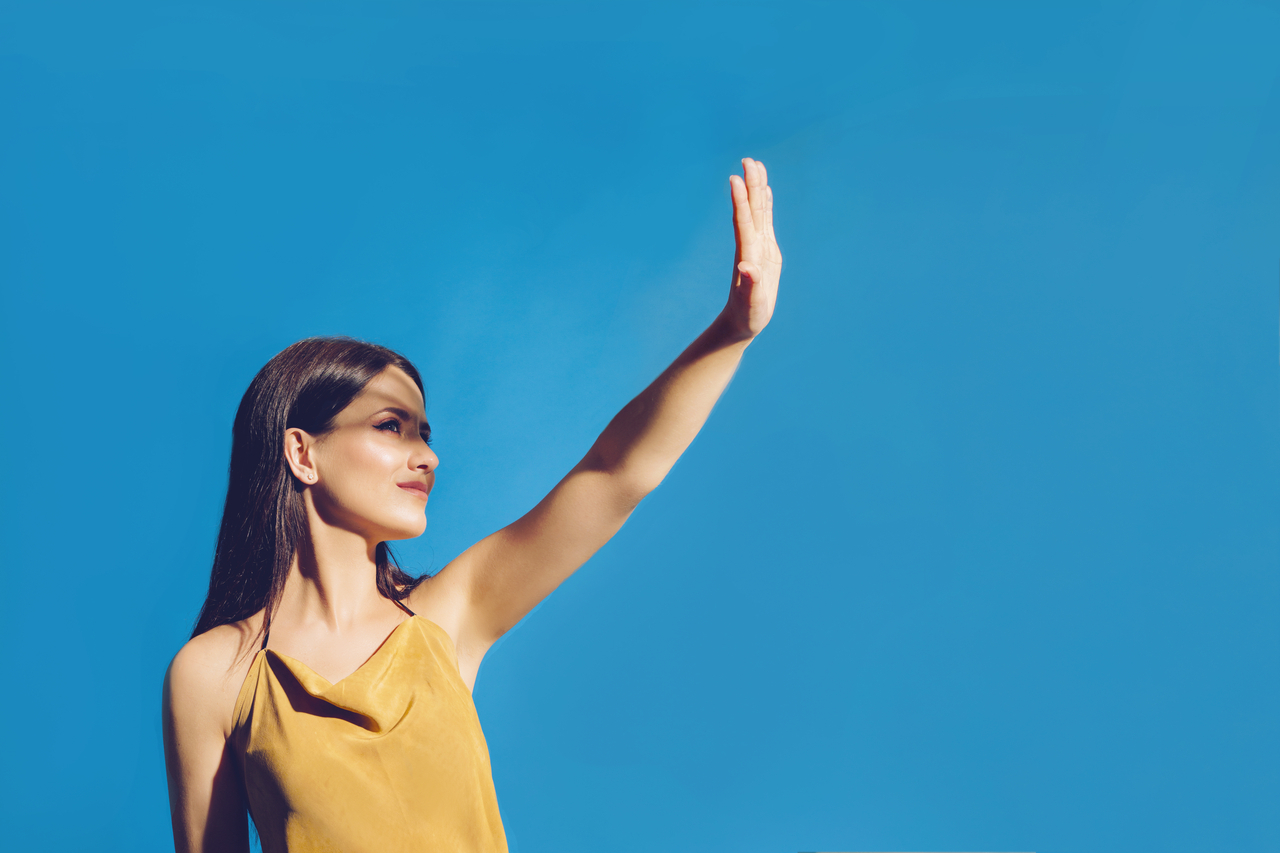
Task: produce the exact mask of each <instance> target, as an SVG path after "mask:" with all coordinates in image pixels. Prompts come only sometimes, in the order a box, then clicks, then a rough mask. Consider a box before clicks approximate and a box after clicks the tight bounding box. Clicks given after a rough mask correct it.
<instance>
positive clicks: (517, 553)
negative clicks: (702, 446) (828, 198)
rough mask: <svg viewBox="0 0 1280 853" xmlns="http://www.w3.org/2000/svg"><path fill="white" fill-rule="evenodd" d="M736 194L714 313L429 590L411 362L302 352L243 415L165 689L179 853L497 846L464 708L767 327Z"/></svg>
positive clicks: (670, 459) (422, 464)
mask: <svg viewBox="0 0 1280 853" xmlns="http://www.w3.org/2000/svg"><path fill="white" fill-rule="evenodd" d="M742 165H743V177H742V178H739V177H738V176H737V175H734V176H732V177H731V178H730V185H731V187H732V193H733V223H734V232H735V235H736V238H737V255H736V257H735V259H734V270H733V280H732V284H731V286H730V289H729V297H728V301H727V302H726V304H725V306H724V308H723V310H721V312H720V314H719V315H718V316H717V317H716V318H715V320H714V321H713V322H712V323H711V325H710V326H709V327H708V328H707V329H706V331H704V332H703V333H702V334H701V335H699V336H698V338H697V340H695V341H694V342H693V343H692V344H691V345H690V346H689V347H688V348H687V349H686V350H685V351H684V352H683V353H682V354H681V355H680V357H679V358H677V359H676V360H675V362H673V363H672V364H671V366H670V367H668V368H667V369H666V370H665V371H663V373H662V375H661V376H659V377H658V378H657V379H656V380H654V382H653V384H651V385H650V386H649V387H648V388H646V389H645V390H644V392H643V393H641V394H640V395H639V396H638V397H636V398H635V399H634V400H632V401H631V402H630V403H628V404H627V405H626V406H625V407H624V408H623V409H622V411H621V412H619V413H618V415H617V416H616V417H614V419H613V420H612V421H611V422H610V423H609V426H608V427H607V428H606V429H605V430H604V432H603V433H601V434H600V437H599V438H598V439H597V440H596V442H595V444H594V445H592V447H591V449H590V450H589V451H588V452H587V455H586V456H585V457H583V459H582V461H581V462H579V463H578V464H577V465H576V466H574V468H573V470H571V471H570V472H569V473H568V474H567V475H566V476H565V478H564V479H563V480H561V481H560V483H559V484H557V485H556V487H555V488H554V489H552V490H551V493H550V494H548V495H547V496H546V497H545V498H543V499H542V501H541V502H540V503H539V504H538V505H537V506H535V507H534V508H533V509H532V510H530V511H529V512H528V513H527V514H526V515H524V516H523V517H521V518H520V519H518V520H517V521H515V522H513V523H512V524H510V525H508V526H507V527H504V528H503V529H502V530H499V531H498V532H496V533H494V534H492V535H490V536H488V537H486V538H485V539H482V540H481V541H479V542H477V543H476V544H475V545H473V546H471V547H470V548H468V549H467V550H466V551H464V552H463V553H462V554H460V555H459V556H458V557H457V558H456V559H454V560H453V561H452V562H450V563H449V564H448V565H446V566H445V567H444V568H443V569H441V570H440V571H439V572H438V573H437V574H435V575H434V576H432V577H430V578H418V579H415V578H412V577H410V576H409V575H407V574H405V573H403V572H401V571H400V570H399V569H398V568H397V567H396V566H395V564H394V562H392V561H391V560H390V558H389V555H388V551H387V546H386V542H387V541H389V540H394V539H408V538H412V537H414V536H418V535H420V534H421V533H422V532H423V530H424V529H425V528H426V514H425V511H424V510H425V507H426V504H427V499H428V495H430V493H431V488H432V486H433V485H434V483H435V477H436V467H437V465H438V464H439V459H437V458H436V455H435V453H433V452H432V450H431V447H430V435H431V430H430V427H429V426H428V424H427V419H426V415H425V414H424V405H423V388H422V381H421V379H420V378H419V376H418V373H417V371H416V370H415V369H414V368H413V365H411V364H410V363H409V362H408V361H407V360H405V359H404V358H403V357H402V356H399V355H397V354H396V353H394V352H391V351H390V350H387V349H385V348H382V347H378V346H374V345H372V344H365V343H361V342H358V341H352V340H347V339H332V338H329V339H326V338H311V339H308V340H304V341H300V342H298V343H296V344H294V345H292V346H290V347H289V348H288V349H286V350H284V351H283V352H281V353H280V354H279V355H277V356H276V357H275V358H273V359H272V360H271V361H270V362H269V363H268V364H267V365H266V366H265V367H264V368H263V369H262V370H261V371H260V372H259V373H258V375H257V377H255V378H254V380H253V383H252V384H251V385H250V386H249V390H248V391H247V392H246V393H245V395H244V399H243V400H241V402H240V408H239V410H238V411H237V413H236V419H235V425H234V429H233V444H232V450H231V475H230V481H229V484H228V488H227V501H226V506H225V509H224V512H223V518H222V527H221V530H220V532H219V534H218V545H217V551H216V555H215V557H214V565H213V572H212V576H211V579H210V582H209V594H208V597H207V598H206V600H205V604H204V608H203V609H202V610H201V613H200V618H199V621H198V623H197V625H196V628H195V630H194V632H193V633H192V638H191V640H190V641H189V642H188V643H187V644H186V645H185V646H183V647H182V649H181V651H179V652H178V654H177V656H175V657H174V659H173V663H172V664H171V665H170V667H169V672H168V675H167V676H166V678H165V685H164V707H163V713H164V743H165V758H166V765H167V768H168V776H169V801H170V809H171V812H172V816H173V835H174V842H175V846H176V847H177V849H178V850H179V851H184V853H185V851H203V853H211V851H246V850H248V849H249V836H248V823H247V820H246V810H247V811H248V812H250V813H251V814H252V816H253V821H254V824H255V826H256V827H257V829H258V832H259V835H260V837H261V840H262V847H263V850H264V851H265V853H283V851H289V853H299V851H321V850H324V851H330V850H334V851H348V853H350V852H351V851H370V853H389V852H390V851H399V850H406V851H407V850H413V851H428V850H431V851H434V850H440V851H455V850H457V851H496V850H506V841H505V838H504V835H503V830H502V823H501V821H500V819H499V817H498V807H497V802H496V799H495V795H494V788H493V779H492V776H491V773H490V768H489V754H488V751H487V747H486V746H485V741H484V735H483V733H482V732H481V730H480V723H479V720H478V719H477V717H476V712H475V706H474V705H473V704H472V702H471V688H472V685H473V684H474V683H475V678H476V671H477V670H478V669H479V667H480V661H481V660H482V659H483V658H484V654H485V652H486V651H487V650H488V649H489V647H490V646H492V645H493V643H494V641H496V640H497V639H498V638H499V637H501V636H502V635H503V634H504V633H505V632H506V631H508V630H510V628H511V627H512V626H513V625H515V624H516V622H518V621H519V620H520V619H521V617H523V616H524V615H525V614H526V613H528V612H529V611H530V610H531V609H532V608H533V607H534V605H536V604H537V603H538V602H539V601H541V600H542V599H543V598H544V597H545V596H546V595H547V594H548V593H550V592H551V591H552V590H553V589H555V588H556V587H557V586H559V585H560V583H562V582H563V581H564V579H565V578H567V577H568V576H569V575H570V574H572V573H573V571H574V570H575V569H577V568H578V567H579V566H581V565H582V564H583V563H584V562H586V561H587V559H588V558H590V557H591V555H592V554H594V553H595V552H596V550H597V549H599V548H600V546H601V545H603V544H604V543H605V542H607V541H608V540H609V538H610V537H611V536H613V534H614V533H616V532H617V531H618V528H620V527H621V526H622V523H623V522H624V521H626V519H627V517H628V516H629V515H630V514H631V511H632V510H633V509H635V507H636V505H637V504H638V503H639V502H640V500H641V499H642V498H644V496H645V495H647V494H648V493H649V492H650V491H651V490H652V489H653V488H654V487H655V486H657V485H658V483H659V482H661V481H662V478H663V477H664V476H666V474H667V471H669V470H670V469H671V466H672V465H673V464H675V461H676V459H677V458H678V457H679V456H680V454H681V453H683V452H684V450H685V448H686V447H688V446H689V443H690V442H691V441H693V437H694V436H695V435H696V434H697V432H698V430H699V429H701V427H702V424H703V422H704V421H705V420H706V418H707V415H708V414H709V413H710V412H711V407H712V406H713V405H714V404H715V402H716V399H717V398H718V397H719V396H720V393H721V392H722V391H723V390H724V388H725V386H726V385H727V384H728V382H729V379H730V377H731V376H732V375H733V372H734V370H735V369H736V368H737V366H738V361H739V360H740V359H741V358H742V353H743V351H744V350H745V349H746V347H747V345H748V344H750V343H751V341H752V340H753V339H754V338H755V336H756V335H758V334H759V333H760V331H761V330H762V329H764V327H765V325H766V324H767V323H768V322H769V318H770V317H771V316H772V314H773V306H774V300H775V298H776V296H777V289H778V275H779V272H780V270H781V266H782V255H781V253H780V252H779V250H778V244H777V241H776V240H775V239H774V234H773V192H772V190H771V189H770V188H769V186H768V181H767V177H766V174H765V168H764V165H763V164H762V163H759V162H757V161H755V160H751V159H749V158H748V159H744V160H743V161H742Z"/></svg>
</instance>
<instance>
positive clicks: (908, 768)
mask: <svg viewBox="0 0 1280 853" xmlns="http://www.w3.org/2000/svg"><path fill="white" fill-rule="evenodd" d="M1277 44H1280V7H1278V6H1277V5H1276V4H1275V3H1230V2H1219V3H1212V4H1209V3H1163V4H1124V3H1121V4H1085V3H1075V4H1069V5H1050V4H1014V3H1009V4H987V3H970V4H953V3H936V4H920V3H882V4H873V3H866V4H858V3H844V2H841V3H829V4H815V3H809V4H806V3H797V2H792V3H787V4H781V3H758V4H752V3H716V4H696V3H692V4H691V3H679V4H669V3H645V4H622V3H590V4H563V3H514V4H501V3H488V2H473V3H456V4H448V5H432V4H412V3H381V4H376V5H375V4H353V3H348V4H339V3H331V2H330V3H305V4H304V3H296V2H290V3H280V2H269V3H261V2H258V3H244V2H236V3H222V4H216V5H215V4H208V3H200V2H187V3H180V4H174V3H158V2H155V3H141V2H122V3H115V4H72V3H63V2H41V3H31V2H21V3H10V4H6V5H5V6H4V7H3V9H0V108H2V109H3V114H4V115H5V121H4V122H3V125H2V126H0V186H2V187H3V192H2V197H3V204H0V217H3V221H0V289H2V290H0V300H2V302H0V323H2V324H3V327H2V332H3V334H2V335H0V347H3V355H4V358H5V362H6V364H7V365H8V369H7V370H6V371H5V372H4V379H3V382H4V387H5V394H4V397H5V399H6V400H7V401H8V405H7V406H6V407H5V415H4V417H3V418H0V437H2V439H3V442H4V446H5V447H6V448H7V450H8V452H7V453H6V454H5V458H4V461H3V464H2V468H0V470H3V478H4V489H3V494H2V496H0V500H3V507H2V509H3V511H2V512H0V524H3V531H2V533H3V536H2V537H0V549H2V550H0V565H2V566H3V570H2V576H0V589H3V596H4V601H5V602H6V603H7V604H8V606H7V607H6V616H5V618H4V619H3V620H0V640H2V641H3V649H4V650H5V662H6V666H7V676H8V679H9V683H10V685H11V686H10V692H9V693H8V696H9V700H8V701H6V702H5V703H4V704H3V711H0V713H3V715H4V723H5V728H6V731H8V732H9V745H8V747H7V748H6V758H5V766H6V769H7V772H6V774H5V777H6V778H5V782H4V784H5V786H6V788H7V789H8V790H7V791H6V794H5V796H4V797H3V798H0V802H3V805H2V806H0V810H3V811H2V812H0V813H3V815H4V818H3V820H4V825H5V826H6V827H8V829H7V830H6V832H7V833H8V835H9V842H8V843H6V845H5V846H6V847H7V848H10V849H21V850H35V849H39V850H42V851H52V850H68V851H70V850H83V849H94V850H104V851H105V850H130V851H134V850H152V849H164V848H165V847H166V846H167V845H169V844H170V830H169V821H168V812H167V795H166V791H165V780H164V769H163V757H162V750H161V743H160V723H159V692H160V682H161V678H162V676H163V672H164V668H165V666H166V665H167V663H168V661H169V659H170V658H171V657H172V655H173V653H174V652H175V651H176V650H177V649H178V648H179V647H180V646H181V644H182V642H183V641H184V640H185V638H186V636H187V634H188V633H189V631H190V628H191V625H192V623H193V621H194V618H195V616H196V613H197V610H198V608H199V606H200V602H201V601H202V596H203V591H204V586H205V584H206V583H207V579H208V569H209V562H210V558H211V553H212V547H213V541H214V535H215V532H216V528H217V522H218V513H219V512H220V508H221V501H222V498H223V490H224V488H225V478H226V464H227V458H228V451H229V439H230V426H231V419H232V416H233V414H234V410H235V406H236V403H237V402H238V400H239V397H240V395H241V393H243V391H244V388H245V387H246V385H247V384H248V382H249V380H250V379H251V378H252V376H253V374H254V373H255V372H256V370H257V369H258V368H259V367H260V366H261V365H262V364H263V363H264V362H265V361H266V360H267V359H268V358H270V356H271V355H273V354H274V353H275V352H277V351H279V350H280V349H282V348H283V347H285V346H287V345H288V344H289V343H291V342H293V341H294V340H297V339H299V338H302V337H305V336H308V335H315V334H349V335H354V336H357V337H362V338H366V339H369V340H374V341H377V342H380V343H384V344H387V345H389V346H392V347H395V348H397V349H399V350H401V351H403V352H404V353H405V354H406V355H408V356H409V357H410V358H411V359H413V360H414V361H415V363H416V364H417V365H418V366H419V368H420V369H421V370H422V372H423V374H424V378H425V380H426V384H427V388H428V413H429V415H430V417H431V419H432V426H433V428H434V430H435V435H436V443H435V446H436V450H437V452H438V453H439V455H440V457H441V460H442V467H441V469H440V475H439V480H438V486H437V489H436V492H435V494H434V495H433V500H432V504H431V512H430V516H429V527H428V531H427V533H426V535H425V536H424V537H422V538H421V539H420V540H417V541H414V542H411V543H405V544H404V545H403V546H402V547H401V548H400V553H401V554H402V555H403V557H404V560H405V562H406V564H407V565H408V567H409V568H411V569H413V570H415V571H435V570H437V569H439V568H440V567H442V566H443V565H444V564H445V563H446V562H447V561H448V560H449V559H450V558H451V557H452V556H454V555H455V554H457V553H458V552H459V551H461V550H462V549H463V548H465V547H466V546H468V545H469V544H471V543H472V542H474V541H475V540H476V539H478V538H480V537H481V536H484V535H485V534H487V533H489V532H491V531H492V530H494V529H496V528H497V527H499V526H501V525H503V524H505V523H507V522H509V521H511V520H512V519H514V518H515V517H517V516H518V515H520V514H521V513H522V512H524V511H525V510H526V509H528V508H529V507H531V506H532V505H533V504H534V503H535V502H536V501H537V500H538V499H539V498H540V497H541V496H542V495H543V494H545V492H546V491H547V490H548V489H549V488H550V487H551V486H552V485H553V484H554V483H555V482H556V481H557V480H558V478H559V477H560V476H561V475H562V474H563V473H564V472H565V471H567V470H568V469H569V468H570V467H571V466H572V465H573V464H574V462H576V461H577V459H578V458H579V457H580V456H581V454H582V453H583V452H584V451H585V450H586V448H587V447H588V446H589V445H590V443H591V441H592V439H593V438H594V437H595V435H596V434H597V433H598V432H599V430H600V429H602V428H603V427H604V425H605V424H606V423H607V422H608V420H609V418H610V417H611V416H612V415H613V413H614V412H615V411H616V410H617V409H618V408H620V407H621V406H622V405H623V404H624V403H626V401H627V400H628V399H630V398H631V397H632V396H633V395H634V394H635V393H637V392H638V391H640V390H641V388H643V387H644V385H645V384H646V383H647V382H648V381H649V380H650V379H652V378H653V377H654V376H655V375H657V373H658V372H659V371H660V370H661V369H662V368H663V367H664V366H665V365H666V364H667V363H668V362H669V361H670V360H671V359H672V358H674V357H675V356H676V355H677V354H678V353H679V351H680V350H681V349H682V348H683V347H684V345H685V344H686V343H688V341H690V340H692V339H693V337H695V336H696V335H697V333H698V332H699V331H700V330H701V329H702V328H703V327H704V326H705V325H706V324H707V323H708V322H709V321H710V320H711V319H712V317H713V316H714V314H715V312H716V311H717V310H718V309H719V307H720V305H721V304H722V301H723V298H724V289H725V288H726V287H727V284H728V280H729V274H730V266H731V262H732V251H733V244H732V231H731V228H730V220H729V195H728V182H727V177H728V175H729V173H730V172H731V171H733V170H734V169H735V168H737V163H738V160H739V159H740V158H741V157H744V156H751V157H756V158H759V159H761V160H763V161H764V162H765V163H766V164H767V165H768V166H769V168H770V174H771V179H772V183H773V185H774V187H775V193H776V200H777V208H776V210H777V212H776V223H777V231H778V237H779V241H780V242H781V244H782V248H783V252H784V255H785V258H786V265H785V268H784V271H783V277H782V286H781V292H780V298H779V302H778V309H777V313H776V315H775V318H774V322H773V324H772V325H771V326H770V327H769V329H768V330H767V332H766V333H765V334H764V335H763V336H762V337H761V338H760V339H759V340H758V341H757V342H756V343H754V344H753V345H752V347H751V348H750V349H749V351H748V352H747V355H746V358H745V359H744V361H743V364H742V367H741V368H740V370H739V372H738V375H737V376H736V377H735V379H734V381H733V383H732V384H731V385H730V387H729V389H728V391H727V392H726V394H725V396H724V397H723V398H722V400H721V401H720V403H719V405H718V406H717V408H716V410H715V411H714V412H713V414H712V416H711V418H710V420H709V422H708V424H707V426H706V428H705V429H704V431H703V433H702V434H701V435H700V436H699V438H698V439H697V441H695V443H694V445H693V446H692V448H691V449H690V450H689V452H688V453H687V454H686V455H685V457H684V458H683V459H682V460H681V461H680V462H679V463H678V464H677V465H676V467H675V469H674V470H673V471H672V473H671V474H670V476H669V477H668V479H667V481H666V482H665V483H664V484H663V485H662V486H661V487H660V488H659V489H658V490H657V491H656V492H655V493H654V494H653V495H652V496H651V497H650V498H649V499H648V500H647V501H646V502H645V503H644V504H643V505H642V506H641V507H640V509H639V510H638V511H637V512H636V513H635V515H634V516H633V517H632V519H631V521H630V522H629V523H628V524H627V526H626V527H625V528H624V529H623V531H622V532H621V533H620V534H619V535H618V536H617V537H616V538H615V539H614V540H613V541H612V542H611V543H610V544H609V545H607V546H606V547H605V548H604V549H603V550H602V551H601V552H600V553H599V554H598V555H597V556H596V557H595V558H594V559H593V560H592V561H591V562H589V563H588V564H587V565H586V566H585V567H584V568H583V569H582V570H581V571H580V572H579V573H578V574H577V575H575V576H574V577H573V578H571V579H570V580H569V581H568V582H567V583H565V584H564V586H562V587H561V589H560V590H558V591H557V592H556V593H555V594H554V595H553V596H552V597H551V598H550V599H548V600H547V601H546V602H545V603H544V604H543V605H542V606H541V607H540V608H539V609H538V610H536V611H535V612H534V613H533V614H531V615H530V616H529V617H528V618H527V619H526V620H525V621H524V622H522V623H521V624H520V625H519V626H518V627H517V628H516V629H515V630H514V631H512V632H511V633H510V634H509V635H508V636H507V637H506V638H504V639H503V640H502V641H501V643H500V644H499V645H498V646H497V647H495V649H494V650H493V651H492V652H491V653H490V655H489V657H488V659H487V660H486V662H485V664H484V666H483V667H482V669H481V672H480V676H479V680H478V683H477V688H476V693H475V699H476V704H477V707H478V709H479V712H480V716H481V720H482V722H483V724H484V728H485V731H486V734H487V737H488V741H489V747H490V751H491V754H492V757H493V767H494V777H495V781H496V785H497V789H498V796H499V802H500V804H501V807H502V811H503V817H504V821H505V824H506V828H507V832H508V838H509V841H510V843H511V847H512V850H513V851H518V853H535V851H552V850H554V851H587V850H591V851H597V850H601V849H608V850H617V851H632V850H634V851H650V850H658V849H661V850H669V851H683V850H689V851H692V850H698V851H706V850H733V851H761V853H764V851H800V850H978V849H982V850H1036V851H1041V852H1042V853H1044V852H1045V851H1074V850H1088V851H1094V853H1104V851H1126V853H1131V852H1132V851H1140V850H1152V851H1155V850H1159V851H1162V852H1164V853H1171V851H1192V850H1197V851H1198V850H1210V849H1212V850H1223V849H1240V850H1244V849H1250V850H1263V849H1274V848H1276V847H1277V846H1280V823H1278V821H1277V817H1276V811H1275V803H1276V801H1277V798H1278V797H1280V772H1278V771H1277V767H1280V743H1278V742H1277V729H1276V725H1275V721H1276V719H1277V713H1278V712H1280V701H1278V699H1280V696H1278V692H1277V685H1278V684H1280V681H1278V680H1277V676H1278V675H1280V672H1278V670H1280V666H1278V664H1280V635H1278V632H1277V625H1278V624H1280V623H1278V622H1277V616H1280V590H1278V588H1277V570H1278V569H1280V490H1278V488H1277V484H1278V483H1280V478H1278V476H1277V475H1278V474H1280V453H1278V451H1277V448H1278V447H1280V445H1278V444H1277V438H1278V437H1280V436H1278V435H1277V424H1278V423H1280V420H1278V417H1277V416H1278V415H1280V405H1278V403H1280V398H1278V394H1277V391H1278V386H1277V357H1278V352H1277V276H1278V270H1280V263H1278V261H1280V251H1278V248H1277V247H1278V244H1280V85H1278V84H1277V79H1278V74H1280V51H1277V50H1276V49H1275V46H1276V45H1277Z"/></svg>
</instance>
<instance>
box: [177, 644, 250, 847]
mask: <svg viewBox="0 0 1280 853" xmlns="http://www.w3.org/2000/svg"><path fill="white" fill-rule="evenodd" d="M216 630H217V629H215V631H216ZM210 633H211V634H212V633H214V632H210ZM223 640H224V638H221V637H210V636H209V635H208V634H202V635H201V636H200V637H197V638H195V639H194V640H192V641H191V642H189V643H187V644H186V645H185V646H183V647H182V650H181V651H179V652H178V654H177V656H176V657H174V659H173V662H172V663H171V664H170V665H169V671H168V672H167V673H166V674H165V679H164V698H163V727H164V756H165V768H166V771H167V774H168V778H169V812H170V815H171V817H172V819H173V843H174V848H175V849H176V850H177V851H178V853H247V851H248V850H249V827H248V818H247V810H246V806H245V801H244V794H243V790H242V786H241V783H240V778H239V773H238V772H237V768H236V760H235V755H234V753H233V752H232V749H231V742H230V739H229V737H228V735H229V733H230V719H231V713H232V708H231V706H232V705H233V704H234V703H235V695H236V694H237V693H238V692H239V685H238V684H235V685H233V684H232V682H234V681H235V679H234V677H229V673H228V663H229V662H230V660H232V658H233V655H229V654H227V648H226V647H227V643H226V642H225V641H223Z"/></svg>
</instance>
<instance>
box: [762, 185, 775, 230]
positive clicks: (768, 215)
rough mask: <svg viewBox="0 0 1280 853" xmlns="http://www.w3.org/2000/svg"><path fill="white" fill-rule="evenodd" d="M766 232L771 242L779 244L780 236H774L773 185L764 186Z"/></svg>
mask: <svg viewBox="0 0 1280 853" xmlns="http://www.w3.org/2000/svg"><path fill="white" fill-rule="evenodd" d="M764 233H765V237H766V238H767V239H768V240H769V242H770V243H773V244H774V245H777V242H778V238H777V237H775V236H773V187H771V186H767V185H766V186H765V188H764Z"/></svg>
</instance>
